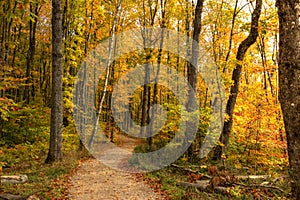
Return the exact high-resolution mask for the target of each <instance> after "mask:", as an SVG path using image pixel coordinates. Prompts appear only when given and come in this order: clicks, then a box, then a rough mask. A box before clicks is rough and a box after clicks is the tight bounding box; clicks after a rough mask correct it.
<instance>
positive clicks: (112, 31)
mask: <svg viewBox="0 0 300 200" xmlns="http://www.w3.org/2000/svg"><path fill="white" fill-rule="evenodd" d="M120 7H121V0H118V2H117V5H116V12H115V16H114V21H113V24H112V29H111V38H110V41H109V50H108V54H109V55H108V60H107V66H106V76H105V83H104V86H103V93H102V96H101V100H100V103H99V107H98V112H97V119H96V121H95V124H94V127H93V131H92V134H91V138H90V140H89V143H88V147H89V148H91V147H92V146H93V142H94V139H95V136H96V133H97V130H98V124H99V119H100V114H101V112H102V107H103V103H104V100H105V96H106V92H107V85H108V81H109V80H108V79H109V76H110V65H111V61H112V60H113V58H112V57H113V56H114V55H115V52H112V50H113V45H114V47H116V44H115V32H116V26H117V23H118V15H120V13H119V12H120ZM114 49H115V48H114ZM113 53H114V55H113Z"/></svg>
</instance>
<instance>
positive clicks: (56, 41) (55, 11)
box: [45, 0, 63, 163]
mask: <svg viewBox="0 0 300 200" xmlns="http://www.w3.org/2000/svg"><path fill="white" fill-rule="evenodd" d="M61 7H62V2H61V0H52V99H51V125H50V148H49V152H48V157H47V159H46V161H45V162H46V163H51V162H54V161H58V160H60V159H61V158H62V123H63V99H62V58H63V57H62V9H61Z"/></svg>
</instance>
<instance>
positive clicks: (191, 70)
mask: <svg viewBox="0 0 300 200" xmlns="http://www.w3.org/2000/svg"><path fill="white" fill-rule="evenodd" d="M203 3H204V0H198V1H197V5H196V9H195V18H194V32H193V40H194V41H195V42H193V43H192V57H191V60H190V63H189V64H188V65H187V67H188V69H187V71H188V82H189V84H190V85H191V87H192V88H193V90H194V92H195V94H197V76H198V72H197V70H198V60H199V38H200V32H201V28H202V19H201V16H202V10H203ZM188 95H189V97H188V102H187V106H186V107H187V111H188V112H191V111H192V108H191V106H193V105H195V104H196V103H197V102H193V101H194V98H193V97H192V96H193V91H191V90H189V93H188ZM189 123H190V122H187V127H188V128H189V127H190V126H192V124H189ZM188 128H187V130H186V131H187V132H189V129H188ZM193 153H194V144H191V146H190V147H189V149H188V158H189V159H191V158H192V156H193Z"/></svg>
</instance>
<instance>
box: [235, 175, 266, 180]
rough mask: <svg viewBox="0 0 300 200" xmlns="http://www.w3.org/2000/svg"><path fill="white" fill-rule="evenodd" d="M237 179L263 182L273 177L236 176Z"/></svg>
mask: <svg viewBox="0 0 300 200" xmlns="http://www.w3.org/2000/svg"><path fill="white" fill-rule="evenodd" d="M236 178H238V179H240V180H247V179H251V180H257V179H263V180H266V179H268V178H271V175H248V176H236Z"/></svg>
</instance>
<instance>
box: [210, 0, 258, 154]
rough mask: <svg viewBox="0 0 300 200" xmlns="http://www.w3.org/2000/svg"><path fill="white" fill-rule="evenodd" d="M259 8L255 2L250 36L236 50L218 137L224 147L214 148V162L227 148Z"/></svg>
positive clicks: (256, 32)
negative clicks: (226, 117) (244, 64)
mask: <svg viewBox="0 0 300 200" xmlns="http://www.w3.org/2000/svg"><path fill="white" fill-rule="evenodd" d="M261 8H262V0H256V6H255V9H254V11H253V13H252V19H251V30H250V34H249V35H248V37H247V38H246V39H245V40H243V41H242V43H241V44H240V45H239V48H238V52H237V55H236V60H237V64H236V66H235V69H234V70H233V73H232V80H233V85H232V86H231V88H230V96H229V99H228V101H227V104H226V114H227V116H228V117H229V119H228V120H227V121H225V122H224V126H223V130H222V134H221V137H220V142H221V143H222V144H224V146H220V145H218V146H216V148H215V151H214V156H213V159H214V160H220V159H221V157H222V154H223V153H225V151H226V148H227V146H228V142H229V136H230V132H231V129H232V123H233V119H232V116H233V111H234V106H235V103H236V98H237V95H238V92H239V82H240V76H241V72H242V61H243V60H244V57H245V54H246V52H247V50H248V49H249V48H250V47H251V45H252V44H254V43H255V41H256V39H257V37H258V21H259V17H260V13H261Z"/></svg>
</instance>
